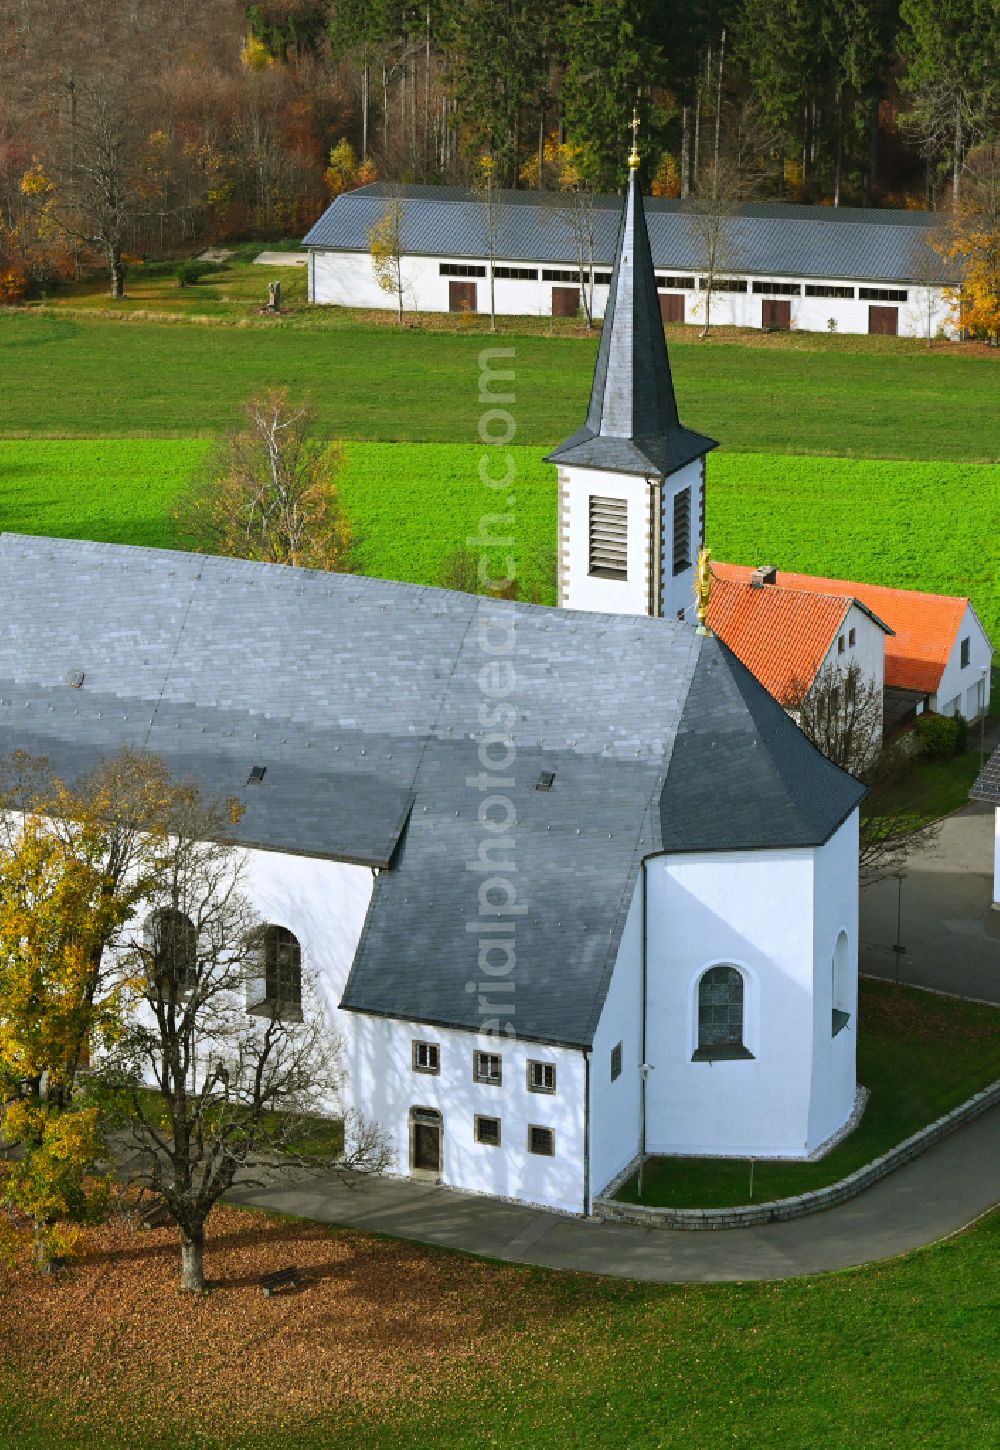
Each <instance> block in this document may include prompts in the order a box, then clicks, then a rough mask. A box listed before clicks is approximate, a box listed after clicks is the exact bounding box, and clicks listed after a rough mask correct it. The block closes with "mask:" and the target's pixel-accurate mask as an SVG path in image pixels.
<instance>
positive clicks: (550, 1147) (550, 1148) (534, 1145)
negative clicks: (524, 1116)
mask: <svg viewBox="0 0 1000 1450" xmlns="http://www.w3.org/2000/svg"><path fill="white" fill-rule="evenodd" d="M528 1152H529V1153H539V1154H541V1156H542V1157H543V1158H554V1157H555V1153H556V1135H555V1133H554V1132H553V1131H552V1129H551V1128H540V1127H539V1126H538V1125H537V1124H536V1123H532V1124H531V1125H530V1126H529V1128H528Z"/></svg>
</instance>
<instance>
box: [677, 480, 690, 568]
mask: <svg viewBox="0 0 1000 1450" xmlns="http://www.w3.org/2000/svg"><path fill="white" fill-rule="evenodd" d="M690 564H691V490H690V489H689V488H682V489H681V491H680V493H675V494H674V573H675V574H683V573H684V570H685V569H687V568H688V567H689V566H690Z"/></svg>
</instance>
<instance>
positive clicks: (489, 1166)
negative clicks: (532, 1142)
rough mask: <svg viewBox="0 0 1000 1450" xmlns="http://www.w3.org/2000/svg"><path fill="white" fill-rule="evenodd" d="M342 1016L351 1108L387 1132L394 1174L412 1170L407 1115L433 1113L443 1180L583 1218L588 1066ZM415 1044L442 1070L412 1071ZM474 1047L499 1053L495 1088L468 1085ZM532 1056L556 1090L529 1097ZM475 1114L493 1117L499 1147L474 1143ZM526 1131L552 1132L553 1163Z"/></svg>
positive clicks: (535, 1048) (470, 1038)
mask: <svg viewBox="0 0 1000 1450" xmlns="http://www.w3.org/2000/svg"><path fill="white" fill-rule="evenodd" d="M342 1015H343V1016H345V1017H349V1016H353V1017H354V1018H355V1021H354V1024H353V1028H352V1030H351V1052H350V1076H351V1081H352V1083H353V1094H354V1102H355V1106H356V1107H357V1108H358V1110H359V1111H360V1112H361V1113H363V1114H364V1115H365V1116H367V1117H371V1118H374V1119H376V1120H377V1121H378V1122H379V1123H380V1124H381V1125H382V1127H383V1129H384V1130H385V1131H386V1132H387V1133H388V1135H389V1140H390V1144H391V1147H392V1150H393V1153H394V1155H395V1158H396V1171H397V1172H398V1173H402V1174H405V1173H408V1172H409V1155H410V1109H411V1108H412V1107H423V1108H432V1109H435V1110H436V1111H437V1112H439V1113H440V1114H441V1116H442V1120H443V1134H442V1139H443V1152H442V1171H441V1175H440V1177H441V1182H442V1183H445V1184H448V1185H450V1186H451V1187H453V1188H462V1189H467V1190H469V1191H470V1192H472V1193H489V1194H496V1195H497V1196H498V1197H500V1198H517V1199H521V1200H522V1201H524V1202H527V1203H537V1204H542V1205H545V1206H547V1207H549V1208H558V1209H564V1210H566V1211H568V1212H570V1213H583V1212H584V1171H583V1164H584V1132H585V1103H586V1088H585V1080H586V1068H585V1064H584V1057H583V1054H582V1053H581V1052H579V1051H576V1050H574V1049H570V1048H560V1047H548V1046H543V1045H541V1044H532V1043H528V1042H514V1041H509V1040H506V1039H497V1038H496V1037H492V1036H488V1035H483V1036H477V1035H475V1034H474V1033H471V1032H461V1031H457V1030H455V1029H453V1028H446V1027H428V1026H423V1025H421V1024H420V1023H416V1022H399V1021H395V1020H393V1019H390V1018H380V1017H368V1016H364V1015H362V1014H360V1013H343V1014H342ZM414 1041H420V1042H436V1043H437V1044H438V1045H439V1048H440V1062H441V1070H440V1072H439V1073H437V1074H432V1073H423V1072H415V1071H414V1070H413V1067H412V1060H413V1058H412V1045H413V1043H414ZM477 1048H479V1049H482V1050H483V1051H486V1052H499V1053H500V1055H501V1057H502V1060H503V1068H502V1082H501V1084H500V1085H499V1086H498V1087H494V1086H492V1085H489V1084H485V1083H477V1082H475V1081H474V1080H473V1053H474V1051H475V1050H476V1049H477ZM532 1059H533V1060H536V1061H542V1062H550V1063H553V1064H554V1065H555V1068H556V1091H555V1093H535V1092H529V1091H528V1085H527V1064H528V1062H529V1060H532ZM477 1114H479V1115H482V1116H485V1117H492V1118H499V1119H500V1122H501V1140H500V1146H499V1147H498V1148H495V1147H490V1146H488V1145H486V1144H483V1143H477V1142H476V1139H475V1119H476V1115H477ZM530 1124H535V1125H537V1126H539V1127H545V1128H552V1129H554V1132H555V1155H554V1156H553V1157H551V1158H549V1157H541V1156H538V1155H536V1154H533V1153H529V1152H528V1127H529V1125H530Z"/></svg>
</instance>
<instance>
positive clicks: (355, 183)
mask: <svg viewBox="0 0 1000 1450" xmlns="http://www.w3.org/2000/svg"><path fill="white" fill-rule="evenodd" d="M323 180H324V181H325V182H326V186H327V190H328V191H329V193H330V195H331V196H340V194H341V192H343V191H354V190H355V189H356V188H357V187H359V186H368V185H370V183H371V182H373V181H377V180H378V170H377V168H376V166H375V163H374V161H372V160H371V159H370V158H369V159H368V160H366V161H359V160H358V157H357V152H356V151H355V150H354V147H353V146H352V145H351V143H350V141H348V139H347V137H346V136H342V137H341V138H340V140H339V141H338V142H337V144H336V146H333V147H332V148H331V150H330V159H329V164H328V166H327V168H326V170H325V171H324V173H323Z"/></svg>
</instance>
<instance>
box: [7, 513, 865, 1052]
mask: <svg viewBox="0 0 1000 1450" xmlns="http://www.w3.org/2000/svg"><path fill="white" fill-rule="evenodd" d="M0 607H2V611H3V613H2V618H3V628H2V631H0V750H3V751H4V752H9V751H11V750H14V749H27V750H29V751H31V752H33V753H36V754H44V755H47V756H48V757H49V758H50V759H51V760H52V762H53V764H54V765H56V766H57V767H58V768H60V769H62V770H65V771H66V772H67V774H69V775H72V774H74V773H76V772H78V771H82V770H85V769H88V768H91V767H93V766H94V765H95V764H96V763H97V762H98V760H99V759H100V758H101V756H102V755H105V754H109V753H112V752H114V750H115V749H117V748H118V747H119V746H120V745H122V744H125V743H131V744H133V745H137V746H145V747H147V748H148V749H150V750H152V751H155V752H157V753H158V754H161V755H162V756H163V757H164V758H165V759H166V761H167V762H168V764H169V765H170V766H171V767H172V769H173V770H174V771H175V773H177V774H178V775H179V776H180V777H182V778H191V777H193V778H194V779H196V780H198V781H199V782H200V783H202V784H203V785H204V786H205V787H206V788H207V789H209V790H212V791H213V792H217V793H225V794H230V793H235V794H239V795H240V796H241V798H242V799H243V800H244V801H245V802H246V803H247V806H248V811H247V816H246V818H245V825H244V828H243V829H244V839H245V840H247V841H248V842H252V843H253V844H257V845H260V846H263V847H267V848H271V849H275V850H282V851H288V850H291V851H298V852H303V853H305V854H308V855H315V856H331V857H335V858H338V859H347V860H353V861H357V862H367V863H368V864H371V865H380V866H383V867H386V868H387V869H383V870H381V871H380V872H379V874H378V877H377V880H376V882H375V886H374V894H373V898H372V902H371V906H370V909H369V913H368V917H367V920H366V923H365V928H364V932H363V935H362V939H361V943H360V945H359V947H358V951H357V954H356V957H355V961H354V966H353V970H352V972H351V976H350V980H349V982H348V985H347V989H346V992H345V996H344V1001H343V1005H344V1006H345V1007H347V1008H351V1009H355V1010H358V1011H362V1012H372V1013H378V1014H383V1015H388V1016H393V1017H401V1018H410V1019H416V1020H419V1021H425V1022H436V1023H442V1024H447V1025H452V1026H456V1027H464V1028H468V1029H470V1030H475V1029H476V1028H478V1027H480V1026H481V1025H482V1023H481V1018H480V1016H479V1012H478V1006H477V993H476V992H470V991H469V990H467V984H468V983H470V982H472V983H474V982H477V981H479V980H481V978H480V974H479V972H478V969H477V950H478V942H477V936H476V933H475V931H474V930H473V931H470V930H469V926H470V924H471V925H472V926H473V927H475V926H476V924H477V923H478V922H479V921H480V920H484V919H485V920H488V919H489V912H488V911H487V913H486V914H485V917H484V916H483V914H482V913H481V912H480V908H479V900H478V890H479V884H480V881H481V879H482V878H481V876H480V875H479V874H477V872H476V871H474V870H469V869H467V863H470V862H472V863H475V862H476V860H477V858H478V851H479V846H480V842H481V841H482V840H483V839H484V837H485V836H486V833H485V832H484V830H483V827H482V825H481V823H480V820H479V807H480V803H481V801H482V799H483V795H482V793H481V792H480V791H479V790H478V789H477V788H476V786H475V784H470V780H474V778H475V777H476V776H478V775H479V773H480V771H481V770H482V766H481V763H480V760H479V755H478V747H479V741H480V738H481V735H482V725H481V723H480V716H479V711H480V707H481V706H482V704H483V702H484V694H483V689H482V680H481V678H480V672H481V670H482V667H483V665H484V664H485V663H488V662H489V661H490V660H491V659H494V658H501V659H503V660H507V661H509V662H511V663H512V665H513V667H514V671H515V674H516V681H515V684H514V689H513V691H512V693H511V694H510V697H509V698H510V703H511V704H512V705H513V707H514V709H515V711H516V723H515V724H514V726H513V727H512V735H513V738H514V743H515V747H516V757H515V761H514V763H513V766H512V767H511V769H510V770H509V771H507V772H506V774H508V775H513V776H514V779H515V782H516V783H515V785H514V786H513V787H510V788H507V787H503V793H504V794H505V795H508V796H509V797H510V799H511V801H512V802H513V804H514V806H515V808H516V811H517V824H516V826H515V828H514V829H513V831H512V833H511V838H512V841H513V847H512V854H513V857H514V862H515V870H514V871H513V873H511V879H512V880H513V882H514V884H515V886H516V890H517V893H518V902H519V905H523V907H524V914H523V916H518V917H517V918H516V929H515V941H516V952H517V964H516V967H515V969H514V973H513V981H514V985H515V990H514V1000H515V1003H516V1010H515V1015H514V1018H513V1021H514V1024H515V1028H516V1031H517V1034H518V1035H519V1036H523V1037H526V1038H528V1039H534V1040H541V1041H548V1042H555V1043H566V1044H569V1045H573V1046H587V1045H588V1044H589V1043H590V1042H591V1040H592V1037H593V1032H594V1029H595V1027H596V1024H597V1020H598V1016H599V1013H600V1009H601V1006H602V1004H603V1000H604V995H605V992H606V989H607V984H608V981H609V978H610V973H611V969H612V966H613V964H614V959H615V954H616V952H617V949H618V944H619V941H620V938H621V932H622V928H623V926H624V921H625V915H626V913H627V910H628V906H629V902H630V900H631V896H632V892H633V888H634V884H635V881H636V878H637V874H638V871H639V868H640V863H641V860H642V858H643V856H644V855H646V854H648V853H650V852H656V851H684V850H723V849H758V848H767V847H796V846H810V845H816V844H819V843H820V842H822V841H824V840H826V839H827V838H828V837H829V836H830V835H831V834H832V832H833V831H834V830H835V829H836V828H837V826H838V825H839V824H840V823H841V822H842V821H843V820H844V819H845V818H846V817H847V815H848V814H849V813H850V811H851V810H852V809H853V808H854V806H855V805H856V804H857V802H858V800H859V799H860V797H861V795H862V793H863V792H862V787H861V786H859V785H858V783H857V782H856V781H854V780H853V779H852V778H851V777H849V776H847V775H844V774H843V773H842V772H841V771H839V770H837V769H836V768H835V767H834V766H832V765H831V764H830V763H829V762H828V761H826V760H825V759H824V758H823V757H822V756H821V755H819V754H818V752H817V751H815V750H814V749H813V748H812V746H810V745H809V744H808V742H807V741H806V740H805V738H804V737H803V736H802V735H801V734H800V733H799V731H798V730H797V729H796V727H795V726H794V725H793V724H792V722H791V721H790V720H789V719H788V718H787V716H786V715H785V713H784V711H783V710H782V709H781V707H780V706H779V705H778V704H777V703H776V702H775V701H774V700H773V699H772V698H771V696H770V695H768V694H767V693H766V692H765V691H764V690H763V688H762V687H761V686H760V685H758V684H757V683H756V681H755V680H754V679H753V677H752V676H751V675H750V674H749V673H748V672H747V671H746V670H745V669H744V667H743V666H742V665H741V664H740V663H739V662H738V661H737V660H736V658H735V656H734V655H732V654H731V653H730V652H729V651H728V650H727V649H726V647H725V646H724V645H723V644H722V643H721V642H720V641H718V640H715V639H711V638H704V637H701V636H698V635H697V634H696V633H695V632H694V631H693V630H692V629H691V628H690V627H688V626H684V625H680V624H675V623H672V622H668V621H664V620H656V619H640V618H633V617H629V616H605V615H599V614H582V613H574V612H570V611H565V610H554V609H545V608H541V607H539V606H534V605H527V604H514V603H494V602H493V601H489V600H483V599H478V598H475V597H473V596H471V595H467V594H458V593H451V592H448V591H446V590H441V589H430V588H422V587H418V586H416V585H408V584H394V583H387V582H385V581H383V580H378V579H366V578H360V577H352V576H345V575H336V574H326V573H322V572H317V571H310V570H303V569H289V568H283V567H280V566H277V565H266V564H253V563H246V562H243V561H239V560H233V559H218V558H203V557H200V556H196V555H190V554H179V553H172V552H167V551H161V550H155V549H141V548H127V547H123V546H118V545H111V544H93V543H80V542H74V541H68V540H53V539H39V538H25V537H21V536H18V535H11V534H5V535H3V536H2V537H0ZM489 621H495V622H496V623H495V625H494V630H495V633H494V634H493V636H492V638H493V639H494V640H497V639H498V638H499V632H500V631H501V630H504V629H507V628H509V632H510V633H509V637H510V640H511V641H512V647H511V649H510V651H509V653H506V654H503V655H501V656H493V655H491V654H490V653H489V652H488V650H487V649H485V648H484V642H483V639H482V637H481V630H482V629H483V628H484V627H485V626H486V625H487V624H488V622H489ZM502 642H505V641H502ZM75 672H82V673H83V676H84V678H83V683H82V685H81V686H80V687H79V688H74V687H73V686H72V685H71V684H70V683H69V677H70V676H71V675H72V674H74V673H75ZM253 766H265V767H266V771H267V773H266V776H265V778H264V780H263V782H262V783H261V784H260V785H254V786H247V785H246V780H247V776H248V774H249V772H250V770H251V768H252V767H253ZM543 770H544V771H553V772H554V773H555V781H554V784H553V786H552V789H551V790H548V791H537V790H536V789H535V784H536V781H537V779H538V776H539V774H540V772H541V771H543ZM290 924H291V925H293V926H294V923H290Z"/></svg>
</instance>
